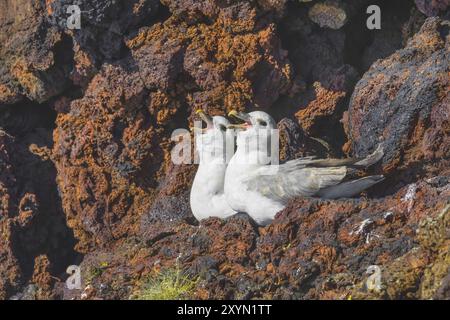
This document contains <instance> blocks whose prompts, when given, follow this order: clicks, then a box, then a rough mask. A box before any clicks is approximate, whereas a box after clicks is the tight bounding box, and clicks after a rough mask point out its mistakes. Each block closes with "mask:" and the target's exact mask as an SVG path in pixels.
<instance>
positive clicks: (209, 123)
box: [191, 109, 214, 133]
mask: <svg viewBox="0 0 450 320" xmlns="http://www.w3.org/2000/svg"><path fill="white" fill-rule="evenodd" d="M195 114H196V115H199V116H200V119H202V120H203V121H204V122H205V123H206V128H204V129H202V128H196V127H191V130H192V131H194V130H199V131H201V132H202V133H203V132H205V131H206V130H208V129H212V128H213V127H214V124H213V120H212V118H211V117H210V116H209V115H207V114H206V113H205V111H203V110H202V109H198V110H196V111H195Z"/></svg>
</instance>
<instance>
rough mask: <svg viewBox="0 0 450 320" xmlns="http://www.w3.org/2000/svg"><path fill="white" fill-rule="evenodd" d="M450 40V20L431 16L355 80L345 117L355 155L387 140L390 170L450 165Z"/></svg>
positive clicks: (385, 161)
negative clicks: (417, 29) (403, 43)
mask: <svg viewBox="0 0 450 320" xmlns="http://www.w3.org/2000/svg"><path fill="white" fill-rule="evenodd" d="M449 45H450V35H449V22H448V21H443V20H440V19H438V18H429V19H428V20H427V21H426V22H425V24H424V25H423V26H422V28H421V30H420V32H419V33H418V34H416V35H415V36H414V37H413V38H412V39H410V40H409V42H408V44H407V46H406V47H405V48H404V49H401V50H399V51H397V52H396V53H394V54H393V55H391V56H390V57H388V58H386V59H384V60H379V61H377V62H375V63H374V65H373V66H372V67H371V68H370V70H369V71H368V72H367V73H366V74H365V75H364V76H363V78H362V79H361V80H360V81H359V82H358V84H357V85H356V88H355V91H354V93H353V96H352V98H351V102H350V107H349V110H348V113H347V115H346V117H345V119H344V122H345V124H346V132H347V134H348V136H349V139H350V143H351V147H352V149H353V151H354V153H355V155H357V156H365V155H367V154H369V152H370V151H371V150H372V149H374V148H375V147H376V145H377V144H378V143H379V142H380V141H384V142H385V155H384V157H383V160H382V163H383V167H384V170H385V171H386V172H390V173H392V172H393V170H399V169H401V168H409V170H412V168H413V167H414V165H419V166H421V165H425V164H427V165H429V167H430V169H428V170H429V171H430V170H431V171H432V169H433V168H434V169H435V171H436V170H437V171H439V170H442V169H443V168H445V167H446V166H447V167H448V160H449V156H450V149H449V145H450V140H449V133H450V131H449V130H450V125H449V118H448V116H447V115H448V114H449V112H450V109H449V108H450V103H449V99H450V98H449V90H448V88H449V77H448V72H449V62H450V56H449ZM439 163H441V164H439ZM445 163H447V165H445ZM439 168H441V169H439Z"/></svg>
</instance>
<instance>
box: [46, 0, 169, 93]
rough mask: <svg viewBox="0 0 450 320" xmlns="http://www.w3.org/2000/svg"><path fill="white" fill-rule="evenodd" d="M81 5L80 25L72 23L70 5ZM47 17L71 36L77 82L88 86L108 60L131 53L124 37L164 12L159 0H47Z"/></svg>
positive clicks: (74, 77) (54, 25) (74, 74)
mask: <svg viewBox="0 0 450 320" xmlns="http://www.w3.org/2000/svg"><path fill="white" fill-rule="evenodd" d="M73 5H77V6H78V8H79V9H80V11H81V13H80V24H81V25H80V29H71V28H69V27H68V19H69V17H70V16H71V14H69V13H67V12H68V9H69V6H73ZM46 10H47V13H48V14H47V21H48V23H49V24H51V25H52V27H56V28H57V29H58V30H61V32H64V33H65V34H67V35H68V36H70V37H71V39H72V42H73V52H72V50H71V51H69V52H70V53H72V56H73V60H74V69H73V71H72V72H71V74H70V78H71V80H72V81H73V82H74V84H75V85H79V86H82V87H83V88H86V87H87V85H88V83H89V80H90V79H92V77H93V76H94V75H95V74H96V73H98V72H99V70H100V68H101V65H102V63H103V62H104V61H109V62H111V61H114V60H118V59H120V58H123V57H124V56H125V55H126V54H127V53H128V51H127V48H126V46H125V41H124V38H125V37H126V36H128V35H129V34H130V33H132V32H135V30H137V29H138V28H140V27H142V26H145V25H147V24H151V23H152V22H153V21H154V20H156V18H157V17H158V15H161V16H164V13H163V12H162V11H161V6H160V3H159V1H158V0H132V1H115V0H97V1H86V0H77V1H72V0H56V1H47V2H46ZM69 12H70V11H69Z"/></svg>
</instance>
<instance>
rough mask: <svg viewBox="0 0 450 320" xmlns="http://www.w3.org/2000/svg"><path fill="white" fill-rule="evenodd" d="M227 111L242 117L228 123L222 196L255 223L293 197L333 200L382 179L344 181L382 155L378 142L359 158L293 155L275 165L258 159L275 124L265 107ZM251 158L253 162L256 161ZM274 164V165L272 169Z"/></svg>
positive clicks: (261, 222) (271, 216)
mask: <svg viewBox="0 0 450 320" xmlns="http://www.w3.org/2000/svg"><path fill="white" fill-rule="evenodd" d="M229 116H234V117H237V118H239V119H241V120H243V121H244V123H243V124H241V125H230V126H229V128H233V129H239V128H240V129H241V130H240V131H238V133H237V150H236V152H235V154H234V156H233V157H232V158H231V160H230V162H229V164H228V167H227V170H226V174H225V186H224V189H225V196H226V200H227V202H228V204H229V205H230V206H231V208H233V209H234V210H235V211H238V212H246V213H247V214H248V215H249V216H251V217H252V218H253V220H255V221H256V222H257V223H258V224H259V225H266V224H268V223H270V222H271V221H272V220H273V219H274V217H275V215H276V213H277V212H279V211H281V210H282V209H284V208H285V206H286V203H287V202H288V201H289V200H290V199H292V198H294V197H298V196H304V197H314V196H315V197H320V198H325V199H336V198H345V197H351V196H354V195H356V194H358V193H360V192H361V191H363V190H365V189H367V188H369V187H371V186H373V185H374V184H376V183H378V182H380V181H382V180H383V179H384V177H383V176H381V175H375V176H367V177H364V178H360V179H354V180H346V181H344V178H348V175H349V174H351V173H353V172H354V171H355V170H356V169H364V168H366V167H368V166H370V165H372V164H374V163H376V162H377V161H379V160H380V159H381V158H382V157H383V148H382V145H381V144H380V145H379V147H378V148H377V149H376V150H375V151H374V152H373V153H372V154H371V155H369V156H368V157H367V158H364V159H315V158H314V157H305V158H298V159H295V160H291V161H288V162H286V163H284V164H280V165H276V166H273V165H268V164H267V163H260V162H259V160H258V159H267V150H268V148H266V147H265V146H267V144H268V140H267V139H270V138H271V133H270V132H271V131H272V130H273V129H276V123H275V121H274V120H273V118H272V117H271V116H270V115H268V114H267V113H265V112H262V111H254V112H250V113H243V112H237V111H234V110H233V111H232V112H230V114H229ZM255 159H256V161H255ZM274 169H276V170H274Z"/></svg>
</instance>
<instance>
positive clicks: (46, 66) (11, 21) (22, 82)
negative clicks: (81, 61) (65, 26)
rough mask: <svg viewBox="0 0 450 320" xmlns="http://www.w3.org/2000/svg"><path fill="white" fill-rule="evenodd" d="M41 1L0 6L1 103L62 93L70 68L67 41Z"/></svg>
mask: <svg viewBox="0 0 450 320" xmlns="http://www.w3.org/2000/svg"><path fill="white" fill-rule="evenodd" d="M46 15H47V11H46V10H45V5H44V2H43V1H40V0H31V1H28V0H20V1H16V0H13V1H10V0H8V1H2V3H1V4H0V104H1V103H13V102H17V101H19V100H22V99H23V98H24V97H27V98H29V99H31V100H35V101H38V102H43V101H45V100H47V99H48V98H50V97H53V96H55V95H57V94H59V93H61V92H62V91H63V90H64V89H65V88H66V87H67V85H68V76H69V73H70V71H71V69H72V67H71V65H72V62H71V59H70V51H69V54H67V52H66V48H67V47H69V48H70V40H68V39H67V38H65V37H64V36H63V34H62V32H60V31H59V30H58V28H56V27H54V26H51V25H50V24H49V23H48V22H47V20H46Z"/></svg>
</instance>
